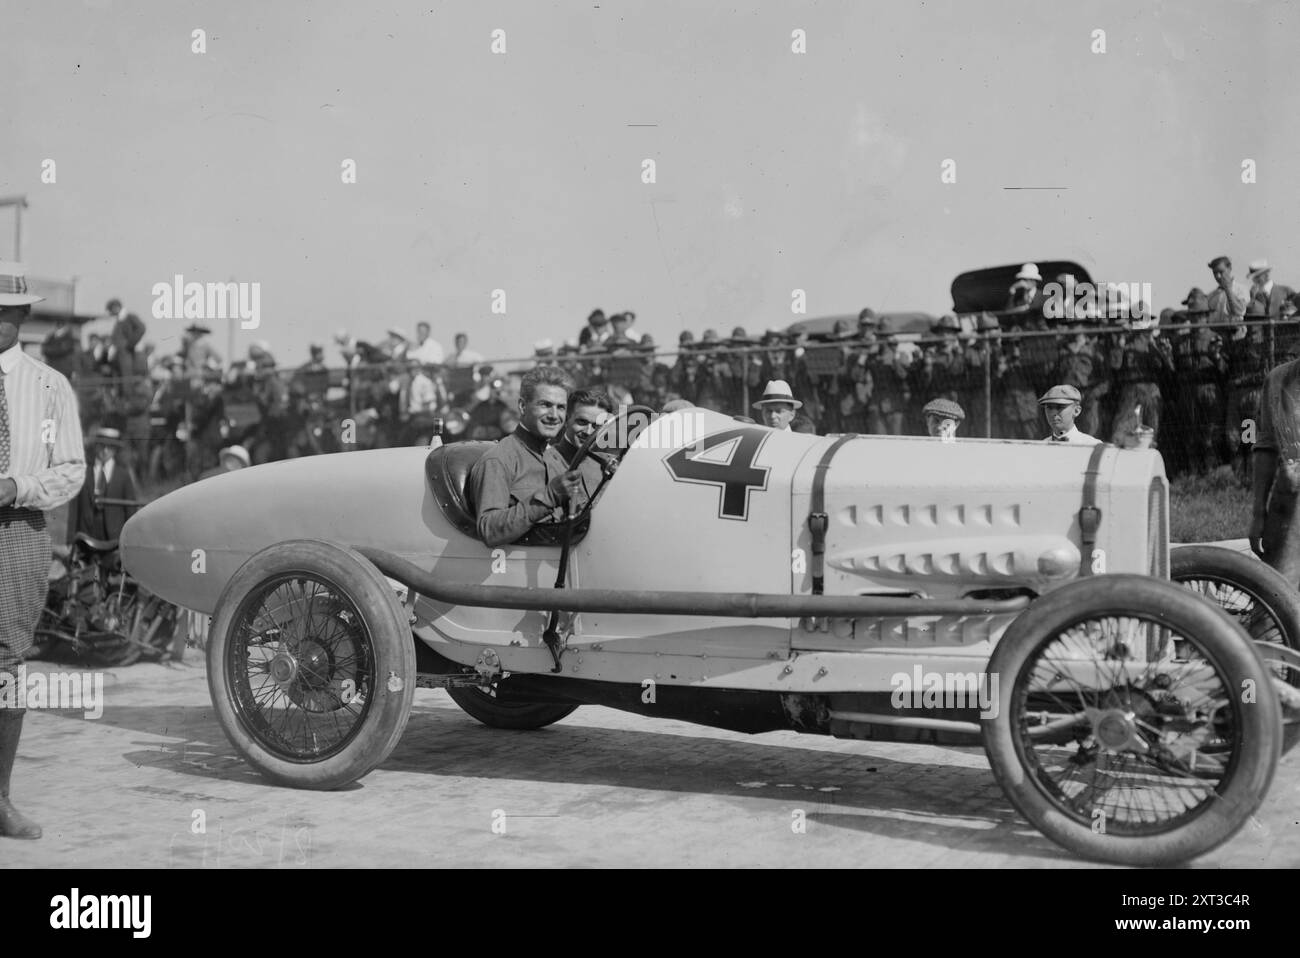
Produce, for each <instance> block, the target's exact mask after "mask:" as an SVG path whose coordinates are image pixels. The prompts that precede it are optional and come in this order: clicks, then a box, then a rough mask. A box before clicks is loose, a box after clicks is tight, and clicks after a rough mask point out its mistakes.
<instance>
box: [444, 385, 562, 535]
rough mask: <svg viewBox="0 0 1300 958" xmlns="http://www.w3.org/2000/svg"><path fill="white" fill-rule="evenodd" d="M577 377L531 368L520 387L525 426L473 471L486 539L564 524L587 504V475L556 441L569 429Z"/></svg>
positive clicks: (471, 487)
mask: <svg viewBox="0 0 1300 958" xmlns="http://www.w3.org/2000/svg"><path fill="white" fill-rule="evenodd" d="M572 390H573V381H572V380H571V379H570V378H569V376H568V374H567V373H565V372H564V370H562V369H560V368H559V367H558V366H538V367H536V368H534V369H531V370H529V371H528V372H527V373H526V374H525V375H524V378H523V381H522V382H521V383H520V386H519V425H518V426H517V427H516V428H515V430H514V432H512V433H510V435H508V436H506V437H504V438H503V439H501V440H499V441H498V442H497V444H496V446H494V447H493V448H491V449H489V450H488V451H487V452H486V453H485V454H484V455H483V458H481V459H480V460H479V461H478V462H476V463H475V464H474V468H473V469H471V470H470V474H469V483H468V490H469V492H470V495H471V497H472V505H473V507H474V510H475V516H476V519H477V531H478V536H479V538H480V539H482V540H483V542H484V543H486V544H487V545H489V546H502V545H509V544H510V543H512V542H516V541H517V540H519V539H520V538H522V537H523V536H524V535H526V534H527V533H528V532H529V531H530V530H532V529H533V528H534V527H536V526H548V525H550V526H555V527H556V528H557V530H558V528H559V526H560V525H561V524H562V523H563V522H564V520H565V518H566V516H565V505H566V504H567V505H568V506H569V513H570V514H571V515H572V514H576V512H577V511H578V510H579V509H580V508H581V507H582V505H583V504H584V503H585V499H584V498H583V495H584V494H583V485H582V477H581V475H580V474H579V473H578V472H577V471H573V472H570V471H568V464H567V463H566V462H565V461H564V459H563V458H562V457H561V456H560V453H559V452H558V451H557V450H556V449H555V447H554V446H553V445H551V442H552V440H554V439H556V438H558V437H559V435H560V431H561V430H562V429H563V428H564V420H565V412H566V410H567V408H568V398H569V393H570V392H571V391H572Z"/></svg>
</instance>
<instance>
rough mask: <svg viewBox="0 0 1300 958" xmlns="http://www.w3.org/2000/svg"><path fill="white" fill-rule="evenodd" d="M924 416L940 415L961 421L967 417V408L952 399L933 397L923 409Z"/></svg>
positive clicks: (940, 416)
mask: <svg viewBox="0 0 1300 958" xmlns="http://www.w3.org/2000/svg"><path fill="white" fill-rule="evenodd" d="M921 415H923V416H938V417H939V418H940V419H955V420H957V421H958V422H961V421H962V420H963V419H965V418H966V410H964V409H962V408H961V406H959V405H957V404H956V403H955V402H953V401H952V400H951V399H931V400H930V401H929V402H928V403H926V404H925V408H924V409H922V410H921Z"/></svg>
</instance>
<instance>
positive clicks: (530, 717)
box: [447, 688, 578, 729]
mask: <svg viewBox="0 0 1300 958" xmlns="http://www.w3.org/2000/svg"><path fill="white" fill-rule="evenodd" d="M447 694H448V695H450V696H451V700H452V701H453V702H455V703H456V704H457V705H459V706H460V707H461V708H462V709H464V710H465V712H467V713H468V714H470V715H472V716H473V717H474V718H476V719H478V720H479V721H480V722H482V723H483V724H484V725H490V726H491V727H492V728H508V729H538V728H545V727H546V726H548V725H554V724H555V723H556V722H558V721H559V720H560V719H562V718H565V717H567V716H569V715H572V714H573V712H574V710H575V709H577V707H578V706H576V705H565V704H562V703H553V702H509V701H505V702H503V701H500V700H498V699H497V697H496V696H495V695H492V694H490V693H488V692H485V691H483V690H482V689H477V688H450V689H447Z"/></svg>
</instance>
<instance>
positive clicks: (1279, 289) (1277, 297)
mask: <svg viewBox="0 0 1300 958" xmlns="http://www.w3.org/2000/svg"><path fill="white" fill-rule="evenodd" d="M1294 295H1295V290H1293V289H1292V288H1291V287H1290V286H1283V285H1282V284H1281V283H1274V284H1273V288H1272V289H1271V290H1269V292H1268V297H1267V298H1265V297H1263V296H1260V295H1258V294H1256V295H1255V297H1254V299H1255V300H1256V301H1257V302H1259V303H1261V304H1262V305H1263V307H1264V311H1265V312H1266V313H1267V315H1269V316H1272V317H1273V318H1274V319H1276V318H1277V317H1279V316H1281V315H1282V304H1283V303H1285V302H1286V301H1287V300H1288V299H1290V298H1291V297H1292V296H1294Z"/></svg>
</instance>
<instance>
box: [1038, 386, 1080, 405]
mask: <svg viewBox="0 0 1300 958" xmlns="http://www.w3.org/2000/svg"><path fill="white" fill-rule="evenodd" d="M1081 402H1083V395H1082V394H1081V393H1080V392H1079V390H1077V389H1075V388H1074V387H1073V386H1053V387H1052V388H1051V389H1049V390H1047V392H1045V393H1043V395H1042V396H1040V397H1039V398H1038V405H1040V406H1072V405H1074V404H1075V403H1081Z"/></svg>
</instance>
